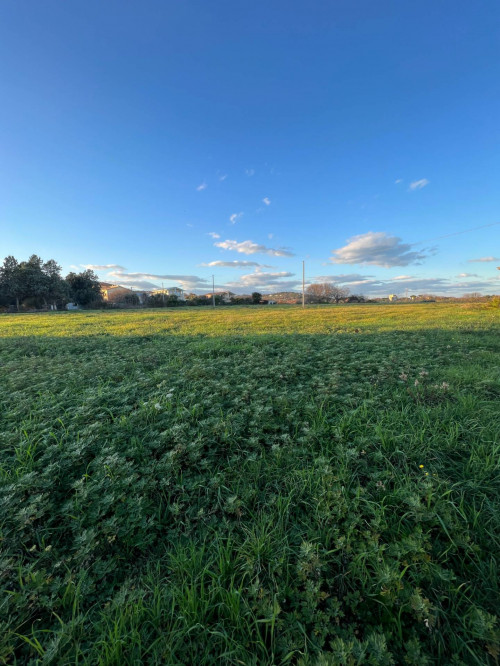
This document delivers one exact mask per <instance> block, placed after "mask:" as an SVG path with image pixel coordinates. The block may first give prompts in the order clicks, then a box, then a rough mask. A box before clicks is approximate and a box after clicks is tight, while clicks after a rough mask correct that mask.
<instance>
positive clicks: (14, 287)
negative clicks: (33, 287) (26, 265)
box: [0, 255, 23, 310]
mask: <svg viewBox="0 0 500 666" xmlns="http://www.w3.org/2000/svg"><path fill="white" fill-rule="evenodd" d="M0 295H1V298H2V300H3V301H4V302H5V303H8V304H11V303H12V302H13V301H15V302H16V307H17V309H18V310H19V301H20V299H21V298H22V295H23V294H22V280H21V269H20V266H19V263H18V261H17V259H16V258H15V257H13V256H12V255H9V256H8V257H5V259H4V261H3V265H2V267H1V268H0Z"/></svg>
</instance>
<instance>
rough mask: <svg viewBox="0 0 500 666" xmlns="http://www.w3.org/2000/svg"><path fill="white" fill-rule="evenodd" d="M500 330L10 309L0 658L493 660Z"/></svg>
mask: <svg viewBox="0 0 500 666" xmlns="http://www.w3.org/2000/svg"><path fill="white" fill-rule="evenodd" d="M499 314H500V313H499V312H498V311H495V310H493V309H488V308H485V307H484V306H483V305H482V304H470V305H464V306H461V305H457V304H428V305H422V304H418V305H395V306H393V305H391V306H380V307H377V306H369V305H368V306H352V307H339V308H336V307H316V308H307V309H306V311H305V312H303V311H302V310H301V308H299V307H297V308H295V307H285V306H284V307H257V308H251V307H248V308H226V309H224V308H220V309H216V310H215V311H212V310H211V309H209V308H206V309H205V308H196V309H187V308H186V309H171V310H170V309H169V310H149V311H148V310H145V311H126V312H87V313H55V314H47V315H42V316H33V315H14V316H5V317H1V318H0V362H1V368H2V382H1V384H0V400H1V404H2V411H1V414H0V503H1V504H0V529H1V532H0V539H1V540H0V548H1V558H2V559H1V565H0V577H1V578H0V581H1V590H0V663H32V664H36V663H40V664H42V663H57V664H59V663H61V664H73V663H74V664H76V663H78V664H89V665H91V664H92V665H93V664H116V665H117V666H118V665H121V664H147V663H150V664H160V663H166V664H196V663H199V664H221V663H222V664H255V665H257V664H259V665H260V664H269V665H274V664H301V665H302V666H306V665H310V664H322V665H327V664H328V665H329V664H419V665H422V664H435V663H446V664H447V663H455V664H460V663H463V664H488V663H491V664H495V663H496V655H498V627H497V624H496V617H495V616H496V615H497V614H498V599H499V596H498V592H499V590H498V575H497V558H498V552H500V551H499V545H500V544H499V536H498V535H499V534H500V529H499V528H500V524H499V523H500V520H499V516H500V502H499V494H498V493H499V480H500V475H499V460H500V458H499V454H500V409H499V402H500V368H499V366H500V336H499V332H500V316H499ZM30 660H31V661H30Z"/></svg>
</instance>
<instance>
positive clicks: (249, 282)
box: [227, 269, 299, 292]
mask: <svg viewBox="0 0 500 666" xmlns="http://www.w3.org/2000/svg"><path fill="white" fill-rule="evenodd" d="M294 275H295V274H294V273H290V272H289V271H279V272H276V273H269V272H264V271H261V270H260V269H256V270H255V271H254V272H253V273H247V274H246V275H242V276H241V278H240V279H239V280H236V281H234V282H228V283H227V286H228V287H230V288H231V289H238V290H240V291H241V290H250V291H252V290H254V289H258V290H259V291H261V292H272V291H288V290H290V289H296V288H297V287H298V285H299V282H298V281H297V280H286V279H285V278H291V277H293V276H294Z"/></svg>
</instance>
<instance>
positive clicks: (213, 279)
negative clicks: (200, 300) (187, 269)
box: [212, 275, 215, 308]
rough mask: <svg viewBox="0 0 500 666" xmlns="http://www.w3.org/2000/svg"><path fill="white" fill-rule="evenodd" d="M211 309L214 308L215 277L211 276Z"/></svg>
mask: <svg viewBox="0 0 500 666" xmlns="http://www.w3.org/2000/svg"><path fill="white" fill-rule="evenodd" d="M212 307H213V308H214V307H215V277H214V276H213V275H212Z"/></svg>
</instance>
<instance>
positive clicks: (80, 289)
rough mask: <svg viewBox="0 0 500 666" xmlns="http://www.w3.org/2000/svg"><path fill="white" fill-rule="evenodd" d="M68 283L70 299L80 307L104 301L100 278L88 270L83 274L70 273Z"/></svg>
mask: <svg viewBox="0 0 500 666" xmlns="http://www.w3.org/2000/svg"><path fill="white" fill-rule="evenodd" d="M66 282H67V283H68V285H69V294H70V298H71V299H72V300H73V301H74V302H75V303H78V305H90V304H92V303H100V302H101V301H102V294H101V285H100V284H99V278H98V277H97V275H96V274H95V273H94V271H91V270H89V269H87V270H86V271H82V272H81V273H73V272H72V273H68V275H66Z"/></svg>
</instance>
